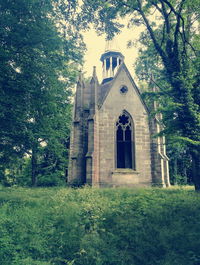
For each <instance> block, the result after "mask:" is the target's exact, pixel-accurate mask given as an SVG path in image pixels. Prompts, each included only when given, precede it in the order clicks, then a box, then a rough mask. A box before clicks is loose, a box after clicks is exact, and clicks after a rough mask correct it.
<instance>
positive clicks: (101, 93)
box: [98, 63, 149, 112]
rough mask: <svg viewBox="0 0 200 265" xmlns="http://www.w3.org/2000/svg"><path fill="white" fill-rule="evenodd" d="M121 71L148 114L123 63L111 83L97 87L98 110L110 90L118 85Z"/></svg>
mask: <svg viewBox="0 0 200 265" xmlns="http://www.w3.org/2000/svg"><path fill="white" fill-rule="evenodd" d="M122 71H124V72H125V73H126V76H127V78H128V79H129V80H130V83H131V85H132V88H133V89H134V91H135V92H136V94H137V96H138V98H139V99H140V101H141V103H142V104H143V105H144V108H145V109H146V111H147V112H149V110H148V107H147V105H146V103H145V101H144V100H143V99H142V97H141V93H140V91H139V89H138V87H137V85H136V84H135V82H134V80H133V78H132V76H131V74H130V72H129V70H128V68H127V67H126V65H125V63H122V64H121V65H120V67H119V69H118V71H117V73H116V75H115V77H114V78H113V79H112V80H111V81H109V82H107V83H104V84H101V85H100V87H99V102H98V105H99V108H101V106H102V105H103V103H104V101H105V100H106V98H107V96H108V94H109V92H110V90H111V88H112V87H113V86H115V85H116V84H117V83H118V79H120V74H121V73H122ZM124 85H126V84H125V83H124Z"/></svg>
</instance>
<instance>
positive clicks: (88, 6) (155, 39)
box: [82, 0, 200, 190]
mask: <svg viewBox="0 0 200 265" xmlns="http://www.w3.org/2000/svg"><path fill="white" fill-rule="evenodd" d="M199 7H200V5H199V0H192V1H189V0H178V1H174V0H148V1H141V0H122V1H121V0H120V1H119V0H108V1H106V0H98V1H95V3H93V1H91V0H85V1H84V4H83V6H82V10H83V14H84V19H85V18H88V20H89V21H91V22H93V23H94V24H95V25H96V28H97V31H99V32H102V31H106V32H107V34H108V37H109V38H112V37H113V35H114V34H116V33H118V32H120V28H121V27H123V25H122V24H119V22H118V19H119V17H125V16H127V15H128V16H129V18H130V23H132V24H134V25H141V24H143V25H145V27H146V30H147V33H146V36H148V38H149V39H150V40H151V43H152V44H153V48H154V51H155V52H156V54H157V55H158V56H159V58H160V61H161V63H162V66H163V67H164V70H163V71H164V74H165V78H166V80H167V83H168V84H169V89H168V91H167V93H168V94H169V97H170V99H171V101H172V102H173V108H168V109H167V110H166V112H165V114H166V115H165V116H166V117H167V119H166V125H167V126H166V129H165V130H164V131H163V133H165V134H168V135H171V136H172V137H173V138H176V139H177V140H181V141H184V142H185V143H186V144H187V145H188V147H189V150H190V154H191V156H192V161H193V180H194V183H195V188H196V190H200V97H199V92H200V87H199V74H198V73H199V66H200V63H199V48H200V47H199V36H198V30H197V27H198V23H199V15H200V8H199ZM153 15H157V16H158V17H159V18H158V19H157V21H156V20H155V19H152V16H153Z"/></svg>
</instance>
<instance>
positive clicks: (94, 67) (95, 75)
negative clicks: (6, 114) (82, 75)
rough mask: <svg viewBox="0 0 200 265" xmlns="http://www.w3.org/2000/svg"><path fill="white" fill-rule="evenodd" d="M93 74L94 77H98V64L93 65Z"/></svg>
mask: <svg viewBox="0 0 200 265" xmlns="http://www.w3.org/2000/svg"><path fill="white" fill-rule="evenodd" d="M92 76H93V77H94V78H96V77H97V73H96V66H93V74H92Z"/></svg>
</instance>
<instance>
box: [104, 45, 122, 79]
mask: <svg viewBox="0 0 200 265" xmlns="http://www.w3.org/2000/svg"><path fill="white" fill-rule="evenodd" d="M100 60H101V62H102V68H103V81H102V83H103V84H104V83H106V82H108V81H110V80H112V79H113V77H114V76H115V74H116V73H117V70H118V68H119V66H120V65H121V63H122V62H123V61H124V56H123V55H122V53H121V52H120V51H119V49H118V48H117V45H116V42H115V41H114V40H109V41H107V42H106V49H105V52H104V53H103V54H102V55H101V58H100Z"/></svg>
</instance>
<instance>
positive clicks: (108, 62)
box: [106, 58, 110, 70]
mask: <svg viewBox="0 0 200 265" xmlns="http://www.w3.org/2000/svg"><path fill="white" fill-rule="evenodd" d="M109 68H110V58H107V59H106V70H108V69H109Z"/></svg>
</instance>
